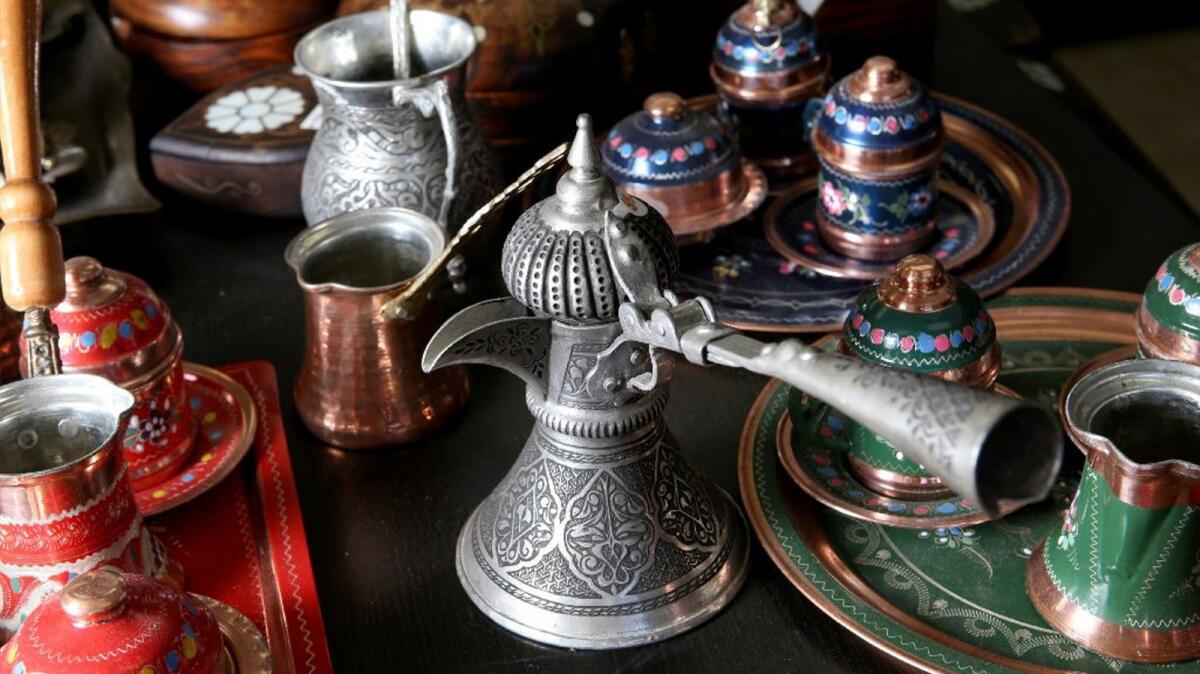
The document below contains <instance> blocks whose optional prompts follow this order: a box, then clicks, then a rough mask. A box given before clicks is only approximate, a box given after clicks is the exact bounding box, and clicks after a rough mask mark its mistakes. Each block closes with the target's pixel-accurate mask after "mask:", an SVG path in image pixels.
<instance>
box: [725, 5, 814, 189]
mask: <svg viewBox="0 0 1200 674" xmlns="http://www.w3.org/2000/svg"><path fill="white" fill-rule="evenodd" d="M829 65H830V60H829V57H828V55H826V54H825V53H824V52H823V51H822V49H821V43H820V40H819V39H818V36H817V30H816V24H815V22H814V21H813V19H812V17H810V16H809V15H807V14H805V13H804V11H803V10H801V9H800V7H799V6H798V5H797V4H796V2H795V0H754V1H752V2H747V3H746V4H745V5H744V6H742V7H741V8H740V9H738V10H737V11H736V12H734V13H733V15H731V16H730V17H729V20H728V21H726V22H725V23H724V24H723V25H722V26H721V30H720V31H719V32H718V33H717V41H716V44H715V45H714V47H713V56H712V65H711V67H710V68H709V74H710V76H711V77H712V80H713V83H714V84H716V87H717V93H718V94H719V97H720V109H721V113H722V115H723V116H724V117H726V118H727V119H728V120H729V122H730V123H731V125H732V127H733V129H734V130H735V132H736V134H737V137H738V141H739V142H740V143H741V146H742V151H743V152H744V153H745V154H746V156H747V157H749V158H750V159H751V160H753V161H754V162H755V163H757V164H758V165H759V166H762V167H763V169H764V170H766V171H767V173H768V175H769V176H770V177H771V180H772V181H778V182H785V183H786V182H787V181H788V180H789V179H791V178H795V177H798V176H800V175H803V174H806V173H808V172H809V171H810V170H811V169H812V166H813V162H812V152H811V150H810V148H809V146H808V139H807V138H806V133H805V114H804V111H805V108H806V104H807V102H808V100H809V99H811V98H813V97H815V96H819V95H821V92H822V91H824V88H825V84H826V81H827V79H828V77H829Z"/></svg>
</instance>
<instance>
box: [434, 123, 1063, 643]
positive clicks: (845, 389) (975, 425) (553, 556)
mask: <svg viewBox="0 0 1200 674" xmlns="http://www.w3.org/2000/svg"><path fill="white" fill-rule="evenodd" d="M592 138H593V136H592V129H591V121H590V119H589V118H588V117H587V116H581V117H580V118H579V129H578V131H577V133H576V137H575V141H574V144H573V146H572V148H571V150H570V153H569V155H568V161H569V163H570V164H571V166H572V168H571V170H570V171H569V172H568V173H567V174H566V175H565V176H563V178H562V179H560V181H559V183H558V188H557V193H556V194H555V195H554V196H552V197H550V198H548V199H545V200H543V201H542V202H540V203H538V204H536V205H535V206H534V207H533V208H531V209H530V210H528V211H526V212H525V213H524V214H523V215H522V216H521V217H520V218H519V219H518V220H517V222H516V224H515V225H514V226H513V229H512V231H511V232H510V234H509V235H508V238H507V239H506V241H505V245H504V253H503V257H502V261H501V270H502V273H503V276H504V280H505V283H506V285H507V287H508V289H509V292H510V293H511V294H512V296H513V297H512V298H505V299H497V300H490V301H486V302H482V303H479V304H476V305H474V306H472V307H469V308H467V309H465V310H463V311H461V312H459V313H458V314H456V315H455V316H454V317H452V318H451V319H450V320H449V321H447V322H446V323H445V324H444V325H443V326H442V328H441V329H440V330H439V331H438V333H437V334H435V335H434V337H433V339H432V340H431V341H430V343H429V345H428V347H427V348H426V351H425V356H424V360H423V363H422V365H423V367H424V368H425V369H426V370H430V369H433V368H436V367H441V366H444V365H451V364H457V363H486V364H491V365H495V366H497V367H501V368H504V369H506V370H508V371H510V372H512V373H513V374H516V375H517V376H519V377H521V379H523V380H524V381H525V383H526V385H527V388H526V396H525V400H526V404H527V406H528V407H529V409H530V411H531V412H532V413H533V415H534V418H535V419H536V421H537V423H536V425H535V426H534V429H533V432H532V433H531V434H530V437H529V439H528V440H527V441H526V444H525V448H524V450H523V451H522V452H521V455H520V456H519V458H518V459H517V462H516V465H514V467H513V468H512V470H511V471H509V473H508V475H507V476H506V477H505V478H504V480H502V481H501V482H500V484H499V485H498V486H497V487H496V488H495V490H494V491H493V492H492V493H491V495H490V496H488V498H487V499H486V500H485V501H484V502H483V503H482V504H481V505H480V506H479V507H478V508H477V509H476V511H475V512H474V513H473V514H472V515H471V517H470V519H469V520H468V521H467V524H466V526H465V527H464V528H463V531H462V533H461V535H460V537H459V542H458V550H457V567H458V573H459V578H460V580H461V581H462V583H463V586H464V588H465V589H466V590H467V593H468V595H469V596H470V597H471V599H472V600H473V601H474V602H475V603H476V605H477V606H479V607H480V609H482V610H483V611H484V612H485V613H486V614H487V615H488V616H489V617H490V618H492V619H493V620H495V621H496V622H498V623H499V624H501V625H502V626H504V627H506V628H507V629H510V630H513V631H515V632H517V633H519V634H521V635H523V636H525V637H528V638H531V639H535V640H537V641H542V642H545V643H550V644H555V645H560V646H569V647H574V648H618V647H624V646H632V645H638V644H642V643H648V642H651V641H656V640H659V639H664V638H666V637H669V636H672V635H674V634H678V633H680V632H683V631H685V630H687V629H690V628H692V627H695V626H696V625H698V624H700V623H701V622H703V621H704V620H706V619H708V618H710V617H712V616H713V615H714V614H715V613H716V612H717V611H719V610H720V609H721V608H722V607H723V606H724V605H725V604H726V603H728V601H729V600H730V598H731V597H732V596H733V595H734V594H735V593H736V592H737V590H738V588H739V587H740V586H741V583H742V582H743V580H744V578H745V571H746V563H747V544H746V531H745V524H744V520H743V519H742V517H741V515H740V513H739V512H738V510H737V508H736V506H735V505H734V504H733V502H732V500H731V499H730V498H729V497H728V496H727V495H726V494H725V493H724V492H722V491H721V490H720V489H719V488H717V487H716V486H715V485H713V484H712V483H711V482H709V481H708V480H707V479H705V478H704V477H703V476H701V475H700V474H699V473H697V472H696V470H695V469H694V468H693V467H692V466H691V464H690V463H689V462H688V461H687V460H686V459H685V458H684V457H683V455H682V454H681V453H680V452H679V451H678V448H677V446H676V444H675V440H674V438H673V437H672V435H671V433H670V431H669V429H667V428H666V427H665V425H664V424H663V423H662V421H661V414H662V410H663V407H664V406H665V405H666V398H667V391H666V383H667V382H668V381H669V380H670V377H671V372H672V367H673V363H674V358H675V355H674V354H682V355H683V356H684V357H686V358H687V360H688V361H689V362H692V363H695V364H699V365H709V364H720V365H728V366H733V367H741V368H744V369H747V370H750V371H752V372H757V373H760V374H766V375H769V376H777V377H781V378H783V379H785V380H787V381H789V382H791V383H793V384H795V385H797V386H801V387H803V388H804V389H805V390H807V391H809V392H810V394H811V395H813V396H815V397H817V398H820V399H822V400H824V401H826V402H828V403H830V404H832V405H834V406H836V407H838V408H839V409H840V410H842V411H843V413H845V414H846V415H847V416H850V417H854V418H856V419H858V420H860V421H861V422H862V423H864V425H866V426H867V428H869V429H870V430H871V431H872V432H875V433H878V434H880V435H881V436H883V437H884V438H886V439H887V440H888V441H889V442H892V443H893V444H894V445H895V446H896V447H897V448H899V449H901V450H902V451H904V452H905V453H906V454H908V455H909V456H912V457H913V458H915V459H916V460H918V461H921V462H922V463H923V464H924V465H926V466H927V467H928V468H929V469H930V471H932V472H933V473H935V474H937V475H939V476H940V477H942V478H943V479H944V480H945V482H946V484H948V485H950V487H951V488H953V489H955V490H956V491H958V492H959V493H961V494H962V495H964V496H966V497H969V498H971V499H973V500H976V501H977V502H979V503H980V504H981V506H982V507H983V508H985V509H987V510H989V511H993V510H995V509H997V508H998V506H999V504H1000V503H1001V502H1014V503H1025V502H1029V501H1033V500H1038V499H1041V498H1043V497H1044V496H1045V494H1046V493H1047V492H1048V490H1049V488H1050V484H1051V481H1052V479H1053V476H1054V475H1055V473H1056V472H1057V469H1058V465H1059V461H1060V460H1061V457H1062V438H1061V432H1060V431H1059V429H1058V426H1057V424H1056V423H1055V421H1054V418H1053V416H1052V415H1050V414H1049V413H1048V412H1047V411H1046V410H1044V409H1042V408H1040V407H1037V406H1034V405H1031V404H1027V403H1023V402H1020V401H1017V400H1013V399H1011V398H1005V397H1002V396H997V395H995V394H992V393H988V392H984V391H975V390H971V389H967V388H965V387H963V386H961V385H956V384H952V383H949V382H944V381H939V380H934V379H931V378H927V377H922V376H919V375H916V374H912V373H907V372H900V371H895V370H888V369H885V368H882V367H880V366H877V365H873V364H870V363H866V362H863V361H861V360H851V359H848V358H844V357H840V356H837V355H832V354H821V353H818V352H816V351H815V350H813V349H811V348H809V347H806V346H804V345H803V344H801V343H799V342H797V341H795V340H788V341H785V342H782V343H779V344H764V343H762V342H759V341H757V340H754V339H751V338H749V337H747V336H745V335H742V334H740V333H738V332H737V331H735V330H733V329H731V328H728V327H726V326H723V325H721V324H719V323H717V322H716V319H715V317H714V315H713V311H712V307H711V304H709V303H708V301H707V300H704V299H702V298H696V299H690V300H687V301H680V300H679V299H678V298H676V297H675V295H674V293H673V292H671V291H670V290H668V289H669V288H671V287H672V285H673V283H674V280H675V277H676V274H677V272H678V253H677V250H676V248H675V244H674V241H673V239H672V236H671V231H670V229H669V227H668V226H667V225H666V223H665V222H664V221H663V219H662V216H661V215H659V214H658V213H657V212H656V211H654V210H653V209H651V208H649V207H648V206H647V205H646V204H645V203H644V202H642V201H640V200H638V199H636V198H634V197H630V196H627V195H626V196H622V197H620V198H618V196H617V193H616V191H615V190H614V188H613V185H612V183H611V181H610V180H609V179H608V178H606V177H605V176H604V174H603V173H602V172H601V170H600V159H599V156H598V152H597V150H596V147H595V145H594V142H593V140H592ZM1016 456H1020V460H1019V461H1016V460H1014V459H1015V457H1016Z"/></svg>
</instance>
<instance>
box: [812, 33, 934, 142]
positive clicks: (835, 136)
mask: <svg viewBox="0 0 1200 674" xmlns="http://www.w3.org/2000/svg"><path fill="white" fill-rule="evenodd" d="M821 136H823V137H824V138H821ZM942 136H943V129H942V118H941V113H940V112H939V110H938V106H937V102H936V101H934V100H933V98H932V97H930V96H929V94H928V93H927V92H926V91H925V88H924V87H923V86H921V84H920V82H917V81H916V80H915V79H913V78H912V77H910V76H909V75H908V74H907V73H905V72H903V71H901V70H900V69H899V68H898V67H897V66H896V62H895V61H893V60H892V59H890V58H888V57H886V56H874V57H872V58H869V59H867V61H866V63H864V64H863V67H862V68H860V69H859V70H858V71H856V72H854V73H852V74H850V75H848V76H846V77H845V78H843V79H842V80H841V81H839V82H838V83H837V84H835V85H834V86H833V88H832V89H830V90H829V93H828V94H826V96H825V100H824V103H823V105H822V108H821V113H820V117H819V119H818V121H817V127H816V130H815V132H814V142H816V143H817V144H818V146H820V145H821V143H822V142H824V143H831V144H833V145H840V146H852V147H854V148H855V149H858V150H867V151H871V150H881V151H895V150H897V149H901V148H910V147H915V146H921V147H922V148H926V147H932V146H935V145H938V144H940V142H941V138H942ZM938 149H939V150H940V147H939V148H938Z"/></svg>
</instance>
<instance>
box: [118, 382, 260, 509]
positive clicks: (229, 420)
mask: <svg viewBox="0 0 1200 674" xmlns="http://www.w3.org/2000/svg"><path fill="white" fill-rule="evenodd" d="M183 377H184V386H185V388H186V391H187V404H188V405H191V407H192V414H193V416H194V417H195V419H196V439H195V443H194V446H193V447H192V451H191V455H190V456H189V457H188V458H187V459H186V460H185V461H184V463H183V466H182V467H181V468H180V469H179V472H177V473H175V474H174V475H172V476H171V477H169V478H167V479H166V480H164V481H162V482H159V483H158V484H155V485H153V486H151V487H147V488H145V489H141V490H135V491H134V493H133V498H134V500H135V501H136V502H137V505H138V510H140V511H141V513H142V515H156V514H158V513H161V512H163V511H166V510H170V509H171V508H174V507H176V506H179V505H182V504H184V503H187V502H188V501H191V500H192V499H194V498H196V497H197V496H199V495H201V494H203V493H204V492H206V491H208V490H209V489H211V488H212V487H213V486H215V485H216V484H217V483H218V482H220V481H221V480H223V479H224V478H225V476H226V475H229V473H230V472H232V471H233V469H234V467H236V466H237V464H238V462H239V461H241V460H242V457H244V456H246V452H247V451H249V449H250V444H251V443H252V442H253V440H254V430H255V426H256V424H257V415H256V413H255V411H254V401H252V400H251V399H250V394H249V393H247V392H246V389H245V388H243V387H242V385H241V384H239V383H237V382H236V381H234V380H232V379H230V378H229V377H227V376H225V375H224V374H221V373H220V372H217V371H216V370H214V369H212V368H208V367H204V366H203V365H196V364H195V363H188V362H185V363H184V364H183Z"/></svg>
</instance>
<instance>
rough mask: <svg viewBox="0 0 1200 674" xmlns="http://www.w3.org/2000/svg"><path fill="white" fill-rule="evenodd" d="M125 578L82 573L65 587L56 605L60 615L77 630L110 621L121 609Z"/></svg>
mask: <svg viewBox="0 0 1200 674" xmlns="http://www.w3.org/2000/svg"><path fill="white" fill-rule="evenodd" d="M126 594H127V588H126V583H125V578H124V577H123V576H122V575H121V574H119V573H116V572H114V571H107V570H98V571H91V572H88V573H85V574H83V575H81V576H78V577H76V578H75V580H72V581H71V582H69V583H67V586H66V587H64V588H63V590H62V593H61V594H60V595H59V598H58V601H59V604H61V605H62V609H63V612H64V613H66V614H67V615H69V616H71V618H73V619H74V620H75V624H76V625H77V626H80V627H83V626H86V625H95V624H97V623H102V622H106V621H108V620H112V619H113V618H116V617H117V616H119V615H121V612H122V611H123V610H124V609H125V597H126Z"/></svg>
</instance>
